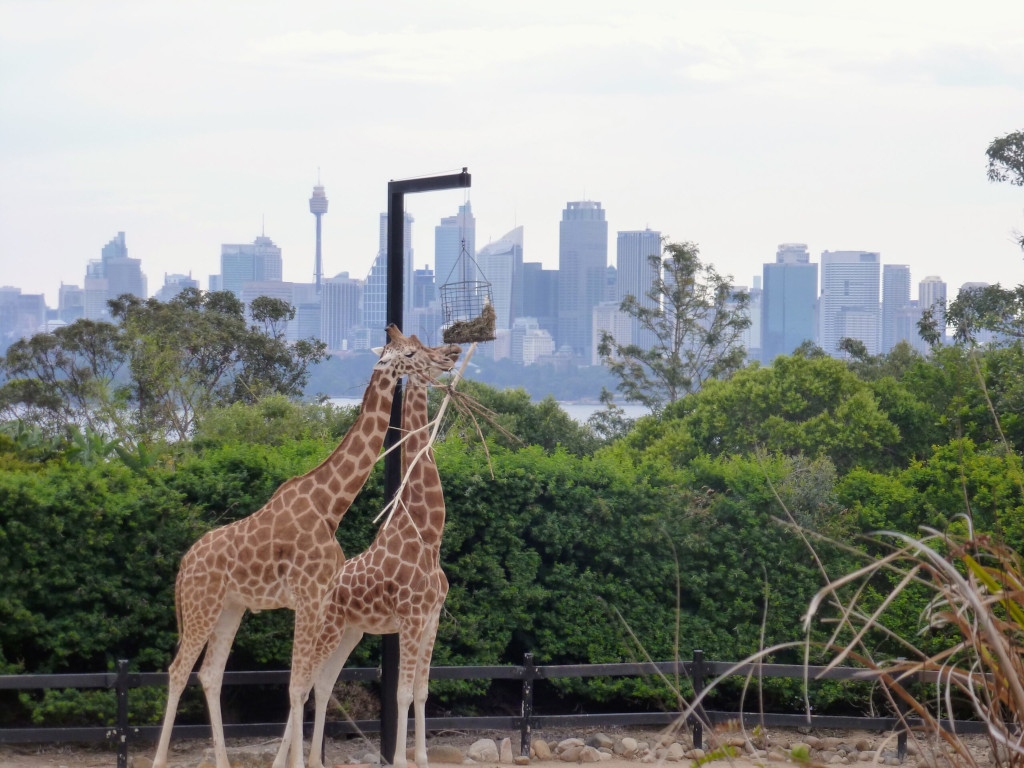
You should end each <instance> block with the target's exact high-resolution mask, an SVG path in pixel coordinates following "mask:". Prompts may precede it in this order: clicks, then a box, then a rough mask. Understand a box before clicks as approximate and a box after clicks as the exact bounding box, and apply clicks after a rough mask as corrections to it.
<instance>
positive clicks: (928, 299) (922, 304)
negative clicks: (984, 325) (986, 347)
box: [917, 275, 991, 344]
mask: <svg viewBox="0 0 1024 768" xmlns="http://www.w3.org/2000/svg"><path fill="white" fill-rule="evenodd" d="M986 285H988V283H964V285H963V286H962V287H961V288H960V290H961V291H963V290H964V289H967V290H970V289H971V288H983V287H985V286H986ZM917 308H918V311H919V313H920V314H921V315H924V313H925V312H926V311H927V310H928V309H933V310H934V311H933V314H934V315H935V319H936V320H938V321H939V329H940V330H941V331H942V338H941V339H940V341H941V343H943V344H945V343H946V340H947V336H946V284H945V283H944V282H943V281H942V278H941V277H938V276H937V275H928V276H927V277H926V278H925V279H924V280H922V281H921V282H920V283H918V284H917ZM978 340H979V341H981V339H978ZM986 340H987V341H991V339H988V338H987V339H986Z"/></svg>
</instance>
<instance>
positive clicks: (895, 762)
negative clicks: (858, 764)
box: [883, 757, 900, 765]
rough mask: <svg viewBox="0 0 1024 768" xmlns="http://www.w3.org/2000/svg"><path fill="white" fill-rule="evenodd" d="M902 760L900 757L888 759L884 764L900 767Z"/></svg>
mask: <svg viewBox="0 0 1024 768" xmlns="http://www.w3.org/2000/svg"><path fill="white" fill-rule="evenodd" d="M899 764H900V759H899V758H898V757H887V758H885V761H884V762H883V765H899Z"/></svg>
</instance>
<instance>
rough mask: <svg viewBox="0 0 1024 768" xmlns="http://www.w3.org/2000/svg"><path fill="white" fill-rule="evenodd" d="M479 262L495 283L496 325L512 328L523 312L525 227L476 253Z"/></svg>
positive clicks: (492, 282) (493, 287)
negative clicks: (513, 322) (514, 321)
mask: <svg viewBox="0 0 1024 768" xmlns="http://www.w3.org/2000/svg"><path fill="white" fill-rule="evenodd" d="M476 262H477V265H478V266H479V267H480V271H481V272H482V273H483V275H484V277H485V278H486V279H487V281H488V282H490V284H491V296H492V298H493V300H494V312H495V314H496V315H497V320H496V323H495V327H496V328H498V329H501V328H506V329H507V328H511V327H512V321H513V320H514V319H515V318H517V317H519V316H520V315H522V314H523V228H522V227H521V226H519V227H516V228H515V229H513V230H512V231H511V232H509V233H508V234H507V235H505V236H504V237H502V238H501V239H500V240H497V241H495V242H493V243H488V244H487V245H485V246H484V247H483V248H481V249H480V252H479V253H478V254H477V256H476Z"/></svg>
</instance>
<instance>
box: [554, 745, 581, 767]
mask: <svg viewBox="0 0 1024 768" xmlns="http://www.w3.org/2000/svg"><path fill="white" fill-rule="evenodd" d="M584 749H586V747H584V746H583V745H582V744H575V745H573V746H571V747H566V748H565V749H563V750H562V751H561V752H559V753H558V757H559V759H560V760H562V761H563V762H566V763H580V762H583V758H582V757H580V756H581V755H582V754H583V750H584Z"/></svg>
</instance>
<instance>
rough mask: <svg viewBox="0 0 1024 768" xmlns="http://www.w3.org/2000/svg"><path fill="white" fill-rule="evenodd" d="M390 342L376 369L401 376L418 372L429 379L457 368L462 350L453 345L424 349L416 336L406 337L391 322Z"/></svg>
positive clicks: (389, 329)
mask: <svg viewBox="0 0 1024 768" xmlns="http://www.w3.org/2000/svg"><path fill="white" fill-rule="evenodd" d="M386 330H387V334H388V343H387V344H386V345H385V346H384V349H383V350H382V351H381V355H380V360H378V361H377V363H376V365H374V366H373V368H374V370H384V369H389V370H391V371H392V372H393V373H395V374H397V375H398V376H404V375H406V374H410V373H419V374H422V375H424V376H427V377H429V378H433V377H434V376H435V375H436V374H439V373H445V372H446V371H450V370H451V369H452V368H454V367H455V362H456V360H458V358H459V355H460V354H461V353H462V349H461V348H460V347H458V346H456V345H454V344H445V345H443V346H440V347H428V346H425V345H424V344H423V343H422V342H421V341H420V340H419V339H418V338H416V335H415V334H413V335H412V336H406V335H405V334H403V333H402V332H401V331H400V330H398V326H396V325H394V323H392V324H391V325H389V326H388V327H387V329H386Z"/></svg>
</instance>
